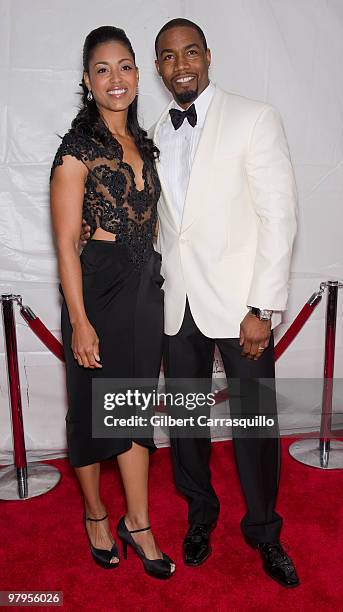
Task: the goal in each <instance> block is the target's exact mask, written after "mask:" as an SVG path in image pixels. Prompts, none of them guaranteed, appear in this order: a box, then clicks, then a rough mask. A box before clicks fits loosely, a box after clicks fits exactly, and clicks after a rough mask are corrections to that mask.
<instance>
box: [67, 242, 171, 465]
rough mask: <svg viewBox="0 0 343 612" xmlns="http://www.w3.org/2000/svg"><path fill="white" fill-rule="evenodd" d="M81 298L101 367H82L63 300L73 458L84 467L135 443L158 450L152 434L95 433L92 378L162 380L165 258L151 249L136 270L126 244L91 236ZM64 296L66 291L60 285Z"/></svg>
mask: <svg viewBox="0 0 343 612" xmlns="http://www.w3.org/2000/svg"><path fill="white" fill-rule="evenodd" d="M80 261H81V268H82V282H83V299H84V304H85V310H86V314H87V317H88V319H89V321H90V323H91V324H92V325H93V327H94V329H95V331H96V333H97V335H98V337H99V352H100V363H101V365H102V368H99V369H91V368H84V367H83V366H79V365H78V362H77V361H76V359H75V358H74V355H73V353H72V350H71V341H72V327H71V324H70V319H69V314H68V309H67V305H66V302H65V299H64V298H63V303H62V310H61V329H62V339H63V346H64V355H65V364H66V383H67V396H68V412H67V415H66V431H67V444H68V451H69V460H70V463H71V465H72V466H73V467H81V466H85V465H90V464H92V463H96V462H98V461H101V460H103V459H109V458H111V457H114V456H115V455H118V454H119V453H122V452H124V451H126V450H128V449H129V448H131V446H132V442H133V441H136V442H137V443H139V444H143V445H144V446H146V447H147V448H148V449H149V451H150V452H152V451H154V450H155V449H156V446H155V444H154V440H153V436H152V433H151V435H149V437H144V438H139V439H137V440H134V439H129V438H122V437H113V438H97V437H93V436H92V381H93V380H94V379H96V378H121V379H126V378H127V379H128V378H130V379H133V378H150V379H156V380H157V379H158V376H159V371H160V366H161V358H162V348H163V326H164V322H163V295H164V293H163V290H162V289H161V286H162V284H163V277H162V276H161V275H160V267H161V256H160V255H159V253H157V252H156V251H155V250H154V249H153V247H151V254H150V255H149V256H148V258H147V261H146V263H145V264H143V266H141V267H139V268H137V266H135V265H134V264H133V263H132V260H131V258H130V256H129V251H128V247H127V246H126V245H123V244H119V243H117V242H114V241H106V240H90V241H89V242H88V243H87V245H86V246H85V248H84V250H83V251H82V254H81V257H80ZM60 291H61V293H62V296H63V291H62V289H61V287H60Z"/></svg>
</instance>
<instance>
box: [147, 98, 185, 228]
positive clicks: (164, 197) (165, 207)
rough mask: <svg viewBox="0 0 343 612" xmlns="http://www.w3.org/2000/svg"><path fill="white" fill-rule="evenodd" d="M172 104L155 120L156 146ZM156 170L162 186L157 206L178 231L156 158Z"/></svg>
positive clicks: (173, 211) (154, 138)
mask: <svg viewBox="0 0 343 612" xmlns="http://www.w3.org/2000/svg"><path fill="white" fill-rule="evenodd" d="M172 104H173V101H172V100H171V102H170V103H169V104H168V106H167V108H166V109H165V110H164V111H163V113H162V115H161V116H160V118H159V120H158V121H157V123H156V125H155V129H154V132H153V141H154V142H155V143H156V146H157V147H158V146H159V142H158V138H157V134H158V129H159V127H160V125H161V123H162V122H163V121H164V120H165V118H166V116H167V115H168V113H169V109H170V108H171V107H172ZM156 170H157V173H158V177H159V179H160V183H161V188H162V196H161V199H160V201H159V204H158V206H159V207H163V210H164V212H165V213H166V214H167V215H168V216H169V218H170V221H171V222H172V224H173V225H174V226H175V229H176V231H177V232H179V231H180V228H179V223H178V221H177V217H176V213H175V209H174V206H173V203H172V201H171V197H170V194H169V192H168V188H167V185H166V181H165V178H164V176H163V171H162V166H161V162H160V161H158V160H156Z"/></svg>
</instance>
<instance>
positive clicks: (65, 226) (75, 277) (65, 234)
mask: <svg viewBox="0 0 343 612" xmlns="http://www.w3.org/2000/svg"><path fill="white" fill-rule="evenodd" d="M86 176H87V168H86V166H85V165H84V164H83V163H82V162H80V161H79V160H77V159H76V158H74V157H72V156H71V155H66V156H65V157H64V158H63V164H62V165H61V166H57V167H56V168H55V169H54V174H53V178H52V180H51V186H50V202H51V214H52V223H53V228H54V234H55V240H56V247H57V255H58V266H59V274H60V279H61V285H62V289H63V293H64V297H65V300H66V303H67V307H68V312H69V318H70V322H71V325H72V327H73V339H72V350H73V353H74V356H75V358H76V359H77V361H78V363H79V365H83V366H85V367H93V368H94V367H97V368H98V367H101V365H100V364H99V363H98V360H99V347H98V344H99V340H98V338H97V335H96V332H95V330H94V328H93V327H92V326H91V324H90V322H89V320H88V318H87V315H86V311H85V307H84V302H83V294H82V274H81V264H80V257H79V237H80V226H81V219H82V203H83V197H84V186H85V179H86Z"/></svg>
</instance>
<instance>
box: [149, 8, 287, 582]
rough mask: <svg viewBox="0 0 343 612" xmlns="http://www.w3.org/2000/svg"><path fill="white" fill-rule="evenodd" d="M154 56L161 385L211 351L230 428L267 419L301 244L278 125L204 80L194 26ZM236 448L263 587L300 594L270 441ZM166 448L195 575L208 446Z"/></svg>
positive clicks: (169, 35) (270, 111) (204, 530)
mask: <svg viewBox="0 0 343 612" xmlns="http://www.w3.org/2000/svg"><path fill="white" fill-rule="evenodd" d="M155 47H156V57H157V60H156V66H157V69H158V72H159V74H160V76H161V77H162V79H163V82H164V84H165V86H166V87H167V88H168V89H169V91H170V92H171V93H172V95H173V100H172V102H171V103H170V104H169V106H168V107H167V108H166V109H165V111H164V112H163V113H162V115H161V117H160V119H159V121H158V122H157V124H156V126H155V128H154V130H153V138H154V141H155V143H156V145H157V147H158V148H159V150H160V158H159V160H158V161H157V169H158V173H159V177H160V181H161V186H162V197H161V200H160V202H159V233H158V240H157V250H158V251H159V252H160V253H161V255H162V271H161V273H162V275H163V276H164V278H165V282H164V285H163V289H164V293H165V333H166V337H165V351H164V369H165V375H166V378H167V379H168V378H171V379H175V378H176V379H177V378H183V379H185V378H190V379H191V378H199V379H200V378H201V379H210V378H211V376H212V367H213V354H214V347H215V344H217V346H218V348H219V350H220V353H221V356H222V359H223V364H224V367H225V371H226V375H227V377H228V378H229V377H230V379H231V378H232V377H233V378H235V379H238V380H240V381H241V392H242V389H243V392H242V400H241V403H240V408H239V410H238V413H239V415H240V416H251V415H258V414H262V413H263V414H269V415H271V414H273V415H275V417H276V400H275V390H274V389H272V392H271V393H270V394H269V399H268V401H265V402H259V395H261V389H262V386H261V385H260V384H259V379H261V378H269V379H271V380H272V381H273V380H274V377H275V370H274V350H273V349H274V345H273V332H272V329H273V328H274V327H275V326H276V325H277V324H278V323H279V322H280V320H281V311H283V310H285V308H286V304H287V294H288V284H289V272H290V262H291V253H292V246H293V241H294V236H295V232H296V188H295V181H294V176H293V171H292V166H291V162H290V157H289V151H288V146H287V141H286V138H285V134H284V130H283V127H282V123H281V120H280V117H279V114H278V112H277V111H276V110H275V109H274V108H273V107H271V106H270V105H268V104H265V103H263V102H257V101H255V100H249V99H247V98H244V97H241V96H237V95H232V94H228V93H226V92H224V91H223V90H222V89H220V87H217V86H215V85H214V84H213V83H211V82H210V81H209V77H208V69H209V65H210V61H211V55H210V51H209V50H208V48H207V43H206V39H205V36H204V34H203V32H202V30H201V29H200V28H199V26H197V25H196V24H194V23H193V22H190V21H189V20H186V19H176V20H172V21H171V22H168V23H167V24H166V25H165V26H164V27H163V28H162V29H161V31H160V32H159V34H158V35H157V38H156V44H155ZM251 309H252V310H251ZM229 387H230V385H229ZM261 403H262V404H263V405H262V406H261ZM238 413H237V414H238ZM233 429H234V428H233ZM233 436H234V448H235V456H236V460H237V466H238V470H239V476H240V480H241V484H242V488H243V493H244V497H245V500H246V504H247V512H246V515H245V516H244V517H243V519H242V523H241V527H242V530H243V533H244V536H245V538H246V540H247V542H248V543H249V544H250V545H251V546H253V547H254V548H257V549H258V550H259V551H260V553H261V556H262V559H263V567H264V569H265V571H266V572H267V573H268V574H269V575H270V576H271V577H272V578H274V579H275V580H277V581H278V582H279V583H280V584H282V585H283V586H286V587H290V586H296V585H297V584H299V580H298V577H297V575H296V571H295V568H294V566H293V563H292V561H291V559H290V558H289V557H288V555H286V553H285V551H284V550H283V548H282V546H281V544H280V531H281V525H282V518H281V517H280V515H279V514H277V513H276V511H275V503H276V496H277V490H278V480H279V466H280V442H279V437H278V435H274V436H269V437H267V436H265V433H262V434H261V432H259V433H258V434H256V437H251V436H250V437H249V436H246V437H244V436H240V435H239V434H237V432H235V431H233ZM171 446H172V457H173V467H174V474H175V480H176V485H177V487H178V489H179V491H180V492H181V493H183V494H184V495H185V496H186V498H187V500H188V504H189V515H188V518H189V530H188V533H187V535H186V538H185V540H184V546H183V551H184V560H185V562H186V564H188V565H192V566H196V565H199V564H201V563H203V562H204V561H205V560H206V559H207V558H208V556H209V555H210V553H211V547H210V532H211V530H212V529H213V527H214V525H215V523H216V521H217V517H218V513H219V501H218V498H217V495H216V493H215V491H214V489H213V487H212V484H211V475H210V469H209V457H210V436H209V435H207V436H206V437H202V438H200V437H197V436H194V437H188V438H186V439H185V438H183V437H182V436H179V437H177V436H175V437H172V438H171Z"/></svg>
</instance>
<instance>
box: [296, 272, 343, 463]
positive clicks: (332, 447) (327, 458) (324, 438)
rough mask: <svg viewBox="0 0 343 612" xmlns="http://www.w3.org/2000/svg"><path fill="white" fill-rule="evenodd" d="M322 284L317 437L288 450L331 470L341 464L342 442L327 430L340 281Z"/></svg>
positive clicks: (330, 402) (303, 461)
mask: <svg viewBox="0 0 343 612" xmlns="http://www.w3.org/2000/svg"><path fill="white" fill-rule="evenodd" d="M323 285H325V286H326V287H327V289H328V297H327V305H326V331H325V357H324V380H323V395H322V415H321V425H320V438H319V439H309V440H300V441H298V442H295V443H294V444H292V445H291V446H290V447H289V452H290V454H291V455H292V457H294V459H296V460H297V461H300V462H301V463H305V464H306V465H310V466H312V467H317V468H321V469H331V470H332V469H342V468H343V442H340V441H338V440H333V439H332V432H331V420H332V394H333V375H334V365H335V340H336V319H337V297H338V289H340V288H342V287H343V283H339V282H338V281H328V282H327V283H321V289H322V286H323Z"/></svg>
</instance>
